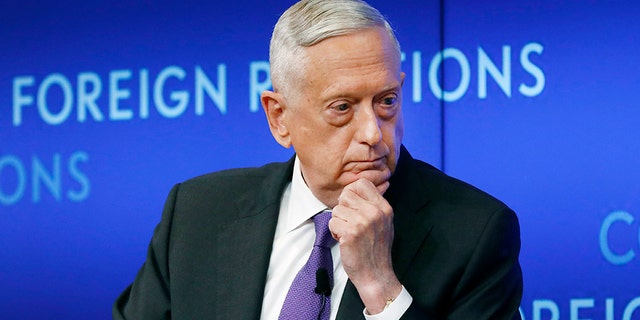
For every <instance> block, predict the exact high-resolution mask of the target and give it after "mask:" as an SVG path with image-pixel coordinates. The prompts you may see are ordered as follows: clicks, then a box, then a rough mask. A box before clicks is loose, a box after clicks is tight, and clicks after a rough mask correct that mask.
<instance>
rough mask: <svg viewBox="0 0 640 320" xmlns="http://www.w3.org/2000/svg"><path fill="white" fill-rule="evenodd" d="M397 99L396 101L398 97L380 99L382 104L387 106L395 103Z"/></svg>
mask: <svg viewBox="0 0 640 320" xmlns="http://www.w3.org/2000/svg"><path fill="white" fill-rule="evenodd" d="M397 101H398V98H396V97H385V98H384V99H382V104H384V105H387V106H392V105H394V104H396V102H397Z"/></svg>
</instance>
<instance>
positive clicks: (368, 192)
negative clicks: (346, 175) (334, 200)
mask: <svg viewBox="0 0 640 320" xmlns="http://www.w3.org/2000/svg"><path fill="white" fill-rule="evenodd" d="M342 193H343V194H345V193H346V194H345V196H347V198H349V196H350V194H349V193H353V194H354V195H355V196H356V197H357V198H360V199H364V200H367V201H369V202H377V200H378V199H379V198H380V192H379V191H378V189H377V188H376V186H375V185H374V184H373V183H372V182H371V181H369V180H367V179H363V178H361V179H358V180H356V181H354V182H352V183H350V184H348V185H346V186H345V187H344V189H343V190H342Z"/></svg>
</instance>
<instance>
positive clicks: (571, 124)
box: [0, 0, 640, 320]
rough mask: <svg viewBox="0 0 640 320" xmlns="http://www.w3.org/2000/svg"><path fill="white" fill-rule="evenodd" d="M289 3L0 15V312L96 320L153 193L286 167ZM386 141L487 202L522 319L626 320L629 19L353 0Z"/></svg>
mask: <svg viewBox="0 0 640 320" xmlns="http://www.w3.org/2000/svg"><path fill="white" fill-rule="evenodd" d="M291 3H292V2H291V1H282V2H278V3H266V2H265V1H256V0H253V1H249V0H243V1H233V2H228V3H224V4H217V3H214V2H209V1H181V2H177V1H176V2H169V1H121V2H113V1H88V2H81V1H59V2H55V3H54V2H50V3H41V2H39V1H33V0H29V1H25V0H21V1H17V0H10V1H5V2H3V4H0V40H1V42H0V43H1V44H0V228H1V231H0V310H1V311H0V313H1V314H2V315H1V316H0V318H2V319H109V318H110V309H111V304H112V302H113V300H114V299H115V298H116V296H117V295H118V294H119V293H120V292H121V291H122V290H123V289H124V288H125V287H126V286H127V285H128V284H129V283H130V282H131V281H132V280H133V278H134V277H135V274H136V272H137V270H138V268H139V267H140V266H141V264H142V262H143V261H144V258H145V254H146V247H147V244H148V242H149V239H150V237H151V234H152V231H153V228H154V226H155V224H156V223H157V222H158V221H159V218H160V212H161V208H162V205H163V202H164V197H165V196H166V194H167V192H168V190H169V189H170V187H171V186H172V185H173V184H174V183H176V182H179V181H182V180H185V179H187V178H189V177H192V176H195V175H199V174H203V173H206V172H210V171H214V170H219V169H223V168H230V167H239V166H255V165H260V164H263V163H265V162H270V161H283V160H286V159H288V158H289V156H290V155H291V154H292V151H291V150H285V149H283V148H281V147H280V146H279V145H278V144H277V143H275V141H274V140H273V138H272V137H271V135H270V133H269V132H268V128H267V125H266V121H265V117H264V115H263V114H262V110H261V107H260V106H259V102H258V95H259V92H260V91H261V90H263V89H265V88H268V87H269V85H270V83H269V78H268V65H267V64H266V61H267V60H268V42H269V37H270V34H271V30H272V27H273V25H274V24H275V22H276V20H277V18H278V16H279V15H280V13H281V12H283V11H284V10H285V9H286V8H287V7H288V6H289V5H290V4H291ZM370 3H371V4H372V5H374V6H375V7H377V8H378V9H380V11H381V12H383V13H384V14H385V15H386V16H387V17H388V18H389V20H390V21H391V22H392V24H393V26H394V28H395V29H396V30H397V35H398V38H399V40H400V42H401V45H402V50H403V52H404V61H403V69H404V71H405V72H406V73H407V80H406V81H405V86H404V113H405V120H406V132H407V133H406V137H405V145H406V146H407V147H408V148H409V150H410V151H411V152H412V153H413V155H414V156H416V157H418V158H421V159H423V160H425V161H427V162H430V163H432V164H433V165H435V166H437V167H440V168H442V169H443V170H445V171H446V172H447V173H448V174H450V175H453V176H455V177H458V178H461V179H463V180H466V181H468V182H470V183H472V184H475V185H476V186H478V187H480V188H482V189H484V190H486V191H488V192H490V193H492V194H493V195H495V196H496V197H498V198H500V199H502V200H503V201H505V202H506V203H507V204H509V205H510V206H511V207H512V208H513V209H514V210H515V211H516V212H517V213H518V215H519V217H520V222H521V227H522V243H523V245H522V254H521V263H522V266H523V271H524V279H525V292H524V298H523V302H522V307H521V313H522V315H523V316H524V318H525V319H607V320H613V319H616V320H617V319H640V289H639V288H640V276H639V271H640V170H638V168H639V167H640V141H639V140H638V139H639V138H640V108H639V107H640V105H639V104H638V102H636V95H637V93H638V92H640V59H638V58H637V52H638V51H640V39H639V35H640V23H638V18H640V4H638V3H637V2H636V1H632V0H621V1H595V0H594V1H555V0H544V1H536V2H535V3H532V2H530V1H492V2H491V4H487V3H482V2H477V1H469V0H466V1H464V0H444V1H440V2H438V1H422V0H420V1H418V0H415V1H394V2H393V3H391V2H390V1H383V0H375V1H373V0H372V1H371V2H370Z"/></svg>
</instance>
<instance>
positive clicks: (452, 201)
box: [113, 147, 522, 320]
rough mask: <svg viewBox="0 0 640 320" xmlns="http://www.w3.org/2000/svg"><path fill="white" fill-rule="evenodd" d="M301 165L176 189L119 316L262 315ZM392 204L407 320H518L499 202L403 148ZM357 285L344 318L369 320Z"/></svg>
mask: <svg viewBox="0 0 640 320" xmlns="http://www.w3.org/2000/svg"><path fill="white" fill-rule="evenodd" d="M292 169H293V159H291V160H290V161H288V162H286V163H273V164H268V165H266V166H263V167H261V168H251V169H234V170H227V171H221V172H217V173H213V174H208V175H204V176H201V177H197V178H194V179H191V180H189V181H186V182H184V183H182V184H178V185H176V186H175V187H174V188H173V189H172V190H171V193H170V194H169V197H168V200H167V202H166V205H165V208H164V211H163V215H162V220H161V221H160V223H159V224H158V226H157V227H156V230H155V232H154V235H153V238H152V240H151V244H150V246H149V251H148V256H147V260H146V262H145V263H144V265H143V266H142V268H141V270H140V271H139V273H138V275H137V276H136V279H135V281H134V283H133V284H132V285H131V286H130V287H129V288H127V289H126V290H125V291H124V292H123V293H122V295H121V296H120V297H119V298H118V300H117V301H116V303H115V304H114V307H113V317H114V319H165V318H173V319H234V320H235V319H259V317H260V310H261V307H262V299H263V292H264V286H265V281H266V274H267V268H268V266H269V258H270V255H271V246H272V240H273V237H274V232H275V228H276V223H277V218H278V212H279V209H280V198H281V196H282V192H283V189H284V188H285V186H286V185H287V184H288V183H289V182H290V181H291V175H292ZM390 182H391V186H390V188H389V190H388V191H387V192H386V193H385V197H386V198H387V200H388V201H389V203H390V204H391V206H392V207H393V210H394V228H395V239H394V243H393V250H392V255H393V263H394V270H395V272H396V274H397V276H398V278H399V279H400V282H402V284H403V285H404V286H405V287H406V288H407V290H408V291H409V293H410V294H411V295H412V296H413V299H414V300H413V303H412V305H411V307H410V308H409V310H408V311H407V312H406V313H405V315H404V316H403V319H462V320H470V319H473V320H477V319H519V318H520V315H519V312H518V306H519V304H520V299H521V295H522V274H521V271H520V265H519V263H518V254H519V251H520V231H519V225H518V220H517V218H516V216H515V214H514V212H513V211H511V210H510V209H509V208H508V207H506V206H505V205H504V204H503V203H501V202H499V201H497V200H495V199H494V198H492V197H491V196H489V195H487V194H485V193H483V192H482V191H479V190H478V189H476V188H474V187H472V186H469V185H467V184H465V183H463V182H460V181H458V180H455V179H453V178H450V177H448V176H446V175H445V174H443V173H441V172H440V171H438V170H437V169H435V168H433V167H432V166H430V165H428V164H426V163H424V162H421V161H418V160H414V159H413V158H411V156H410V155H409V153H408V152H407V151H406V150H405V149H404V147H403V148H402V151H401V155H400V160H399V163H398V166H397V169H396V172H395V173H394V175H393V177H392V178H391V181H390ZM363 309H364V305H363V304H362V302H361V300H360V298H359V296H358V293H357V291H356V290H355V287H354V286H353V284H352V283H351V282H348V283H347V287H346V289H345V292H344V296H343V298H342V302H341V303H340V307H339V311H338V319H344V320H347V319H348V320H352V319H362V318H363V316H362V310H363Z"/></svg>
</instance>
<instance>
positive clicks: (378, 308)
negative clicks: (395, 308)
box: [356, 277, 402, 315]
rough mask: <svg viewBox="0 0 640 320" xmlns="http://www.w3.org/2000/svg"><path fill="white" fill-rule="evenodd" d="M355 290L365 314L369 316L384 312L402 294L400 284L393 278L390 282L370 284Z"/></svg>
mask: <svg viewBox="0 0 640 320" xmlns="http://www.w3.org/2000/svg"><path fill="white" fill-rule="evenodd" d="M356 288H357V289H358V293H359V295H360V298H361V299H362V302H363V303H364V306H365V309H366V312H367V313H368V314H370V315H375V314H378V313H380V312H382V311H384V310H385V309H386V308H388V307H389V305H390V304H391V303H393V301H395V299H396V298H397V297H398V295H400V292H402V284H401V283H400V282H399V281H398V280H397V279H396V278H395V277H394V279H393V280H391V281H385V282H382V283H372V284H369V285H367V286H361V287H358V286H356Z"/></svg>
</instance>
